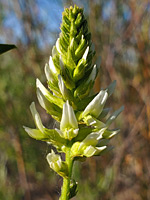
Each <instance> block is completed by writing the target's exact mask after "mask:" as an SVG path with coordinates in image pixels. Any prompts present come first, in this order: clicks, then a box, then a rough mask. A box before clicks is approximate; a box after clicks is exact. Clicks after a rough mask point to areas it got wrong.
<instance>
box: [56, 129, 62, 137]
mask: <svg viewBox="0 0 150 200" xmlns="http://www.w3.org/2000/svg"><path fill="white" fill-rule="evenodd" d="M55 130H56V131H57V132H58V133H59V135H60V137H63V138H64V134H63V132H61V130H59V129H57V128H55Z"/></svg>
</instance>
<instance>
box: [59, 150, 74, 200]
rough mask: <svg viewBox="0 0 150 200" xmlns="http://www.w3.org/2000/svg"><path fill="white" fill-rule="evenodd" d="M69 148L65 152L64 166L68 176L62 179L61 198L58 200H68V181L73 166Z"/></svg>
mask: <svg viewBox="0 0 150 200" xmlns="http://www.w3.org/2000/svg"><path fill="white" fill-rule="evenodd" d="M70 149H71V148H70V147H68V149H67V151H66V164H67V165H68V172H69V175H68V177H67V178H63V186H62V190H61V197H60V199H59V200H69V193H70V181H71V176H72V166H73V160H72V158H71V157H70Z"/></svg>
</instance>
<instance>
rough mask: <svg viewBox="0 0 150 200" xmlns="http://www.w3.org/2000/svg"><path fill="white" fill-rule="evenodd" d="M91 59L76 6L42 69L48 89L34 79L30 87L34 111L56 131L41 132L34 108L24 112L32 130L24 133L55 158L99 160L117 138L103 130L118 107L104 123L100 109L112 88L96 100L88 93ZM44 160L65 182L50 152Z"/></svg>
mask: <svg viewBox="0 0 150 200" xmlns="http://www.w3.org/2000/svg"><path fill="white" fill-rule="evenodd" d="M94 54H95V51H94V47H93V45H92V42H91V35H90V33H89V32H88V26H87V21H86V19H85V18H84V15H83V9H80V8H78V7H77V6H74V7H70V8H69V9H68V8H66V9H65V11H64V13H63V17H62V25H61V33H60V36H59V38H58V40H57V42H56V45H55V46H54V47H53V50H52V56H50V59H49V63H48V64H46V65H45V75H46V78H47V83H48V89H47V88H45V87H44V85H43V84H42V83H41V82H40V81H39V80H38V79H37V81H36V87H37V97H38V100H39V103H40V105H41V106H42V107H43V108H44V109H45V110H46V112H47V113H49V114H50V115H51V116H52V117H53V118H54V119H55V120H57V121H58V122H60V128H59V129H47V128H45V127H44V126H43V124H42V122H41V119H40V116H39V114H38V112H37V110H36V108H35V104H34V103H32V104H31V106H30V109H31V113H32V116H33V119H34V121H35V125H36V129H31V128H27V127H24V128H25V130H26V132H27V133H28V134H29V135H30V136H31V137H32V138H34V139H37V140H43V141H46V142H50V143H51V144H53V146H55V147H56V149H57V150H58V152H64V153H66V151H67V150H66V149H67V148H68V147H70V156H71V159H72V160H75V159H78V158H81V157H91V156H94V155H100V154H101V153H103V152H105V151H106V150H107V149H108V147H107V146H108V142H109V140H110V138H112V137H113V136H114V135H116V134H117V133H118V132H119V130H118V129H115V130H110V129H109V127H110V125H111V123H112V122H113V121H114V120H115V119H116V117H117V116H118V115H119V114H120V113H121V111H122V110H123V107H121V108H120V109H119V110H117V111H115V112H114V113H112V114H111V115H109V117H107V115H108V113H109V111H110V109H109V108H106V107H105V104H106V101H107V99H108V98H109V97H110V96H111V95H112V93H113V92H114V89H115V85H116V82H115V81H114V82H112V83H111V84H110V85H109V86H108V87H107V88H106V89H102V90H101V91H100V92H99V93H98V94H93V91H92V88H93V84H94V82H95V79H96V76H97V73H98V67H99V66H97V65H93V64H92V58H93V56H94ZM47 160H48V163H49V165H50V167H51V168H52V169H53V170H55V171H56V172H57V173H59V174H60V175H61V176H64V177H67V176H68V169H67V165H66V163H65V162H64V161H62V160H61V157H60V155H58V154H55V153H54V151H52V152H51V153H49V154H48V156H47Z"/></svg>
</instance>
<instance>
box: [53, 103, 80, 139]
mask: <svg viewBox="0 0 150 200" xmlns="http://www.w3.org/2000/svg"><path fill="white" fill-rule="evenodd" d="M55 130H56V131H57V132H58V133H59V135H60V136H61V137H63V138H65V139H69V140H71V139H72V138H74V137H76V136H77V134H78V131H79V129H78V122H77V119H76V116H75V114H74V111H73V108H72V106H70V105H69V101H68V100H67V101H66V103H64V105H63V113H62V118H61V122H60V130H59V129H55Z"/></svg>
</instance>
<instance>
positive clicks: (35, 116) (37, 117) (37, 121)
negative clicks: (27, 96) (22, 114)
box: [30, 102, 44, 132]
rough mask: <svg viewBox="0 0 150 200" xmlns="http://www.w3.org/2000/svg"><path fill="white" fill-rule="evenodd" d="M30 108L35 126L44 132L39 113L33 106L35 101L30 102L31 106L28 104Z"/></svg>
mask: <svg viewBox="0 0 150 200" xmlns="http://www.w3.org/2000/svg"><path fill="white" fill-rule="evenodd" d="M30 110H31V113H32V116H33V119H34V121H35V124H36V126H37V128H38V129H39V130H40V131H41V132H44V126H43V124H42V121H41V118H40V115H39V113H38V112H37V110H36V108H35V103H34V102H32V104H31V106H30Z"/></svg>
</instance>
